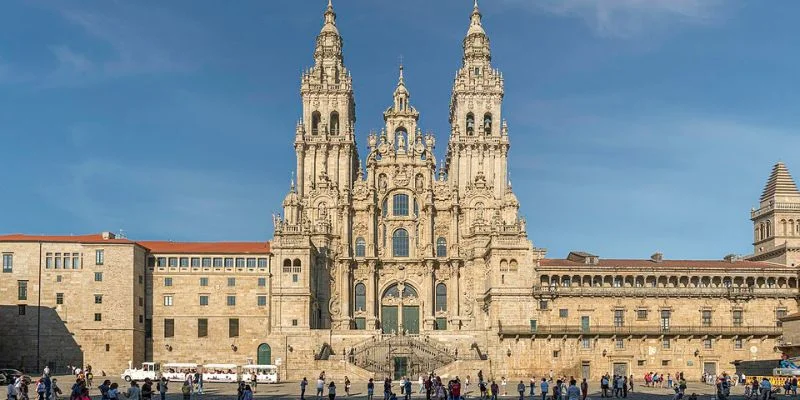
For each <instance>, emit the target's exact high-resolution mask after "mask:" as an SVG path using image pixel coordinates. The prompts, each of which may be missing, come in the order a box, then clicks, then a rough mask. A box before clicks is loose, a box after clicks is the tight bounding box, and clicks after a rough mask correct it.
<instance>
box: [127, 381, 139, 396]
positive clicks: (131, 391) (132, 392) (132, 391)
mask: <svg viewBox="0 0 800 400" xmlns="http://www.w3.org/2000/svg"><path fill="white" fill-rule="evenodd" d="M125 397H127V398H129V399H132V400H142V391H141V389H139V384H138V383H136V381H131V386H130V387H129V388H128V391H127V392H125Z"/></svg>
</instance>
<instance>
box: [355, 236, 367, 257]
mask: <svg viewBox="0 0 800 400" xmlns="http://www.w3.org/2000/svg"><path fill="white" fill-rule="evenodd" d="M366 255H367V242H366V240H364V238H362V237H360V238H356V257H365V256H366Z"/></svg>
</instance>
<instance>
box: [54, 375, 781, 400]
mask: <svg viewBox="0 0 800 400" xmlns="http://www.w3.org/2000/svg"><path fill="white" fill-rule="evenodd" d="M70 378H71V377H69V376H60V377H58V381H59V384H60V387H61V388H62V390H63V391H64V392H65V395H67V398H68V395H69V385H66V384H65V383H66V382H69V381H70ZM111 381H112V382H117V383H118V384H119V385H120V389H121V392H123V393H124V391H125V389H127V387H128V386H129V385H128V383H126V382H124V381H123V380H121V379H111ZM523 381H524V382H527V380H526V379H523ZM99 383H102V379H100V378H97V380H96V381H95V384H99ZM336 383H337V396H336V397H337V398H345V397H347V396H345V395H344V385H343V383H342V382H336ZM517 383H519V379H516V380H509V382H508V390H509V393H508V395H507V396H502V388H501V396H500V397H501V398H507V399H517V398H518V397H519V396H518V395H517V394H516V392H515V389H516V384H517ZM314 385H315V381H309V386H308V391H307V392H306V399H309V400H314V399H316V397H315V396H314V391H315V389H314ZM688 386H689V387H688V389H687V390H686V394H687V396H688V395H689V394H691V393H697V394H698V395H699V396H698V400H713V399H714V387H713V386H711V385H706V384H703V383H699V382H688ZM378 387H380V388H382V384H380V382H379V383H378V384H376V388H378ZM393 387H394V389H395V391H396V393H397V394H398V398H399V399H401V398H402V397H401V396H400V395H399V390H400V388H399V382H395V383H394V386H393ZM413 389H414V391H415V393H414V395H413V396H412V398H413V399H424V398H425V396H424V394H418V393H416V391H417V390H418V389H419V387H418V385H417V384H416V383H414V385H413ZM634 390H635V391H634V392H629V393H628V398H630V399H636V400H670V399H672V397H673V394H674V393H673V391H672V390H670V389H666V388H663V389H662V388H649V387H639V386H638V385H636V382H634ZM204 392H205V393H204V394H203V395H199V396H196V397H193V399H192V400H205V399H208V400H211V399H231V398H236V385H234V384H220V383H210V384H206V385H205V387H204ZM589 392H590V394H589V397H588V398H589V399H591V400H595V399H599V398H600V393H599V383H597V382H592V383H590V385H589ZM743 394H744V387H743V386H741V385H739V386H736V387H733V388H732V391H731V398H744V396H743ZM91 395H92V399H93V400H94V399H100V392H99V390H98V389H97V388H96V387H95V388H93V389H92V390H91ZM255 397H257V398H266V399H299V398H300V388H299V382H283V383H278V384H272V385H265V384H261V385H259V386H258V389H257V393H256V394H255ZM62 398H63V396H62ZM181 398H182V396H181V394H180V383H179V382H171V383H170V392H169V393H168V394H167V399H168V400H180V399H181ZM327 398H328V396H327V390H326V392H325V399H327ZM347 398H352V399H366V398H367V396H366V382H353V383H352V390H351V395H350V396H349V397H347ZM374 398H375V399H383V395H382V393H381V394H380V395H378V394H376V395H375V396H374ZM466 398H468V399H477V398H480V394H479V393H478V391H477V386H476V385H475V384H472V385H471V387H470V388H469V391H468V392H467V393H466ZM784 398H786V399H789V397H784V396H783V395H781V396H780V397H779V399H784ZM796 398H797V397H795V399H796ZM121 399H124V396H123V397H122V398H121ZM531 399H534V400H540V399H541V394H540V391H539V390H538V387H537V390H536V396H535V397H533V398H532V397H531V396H529V395H527V391H526V396H525V400H531ZM153 400H158V396H154V397H153Z"/></svg>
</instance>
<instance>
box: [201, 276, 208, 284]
mask: <svg viewBox="0 0 800 400" xmlns="http://www.w3.org/2000/svg"><path fill="white" fill-rule="evenodd" d="M200 286H208V278H206V277H202V278H200Z"/></svg>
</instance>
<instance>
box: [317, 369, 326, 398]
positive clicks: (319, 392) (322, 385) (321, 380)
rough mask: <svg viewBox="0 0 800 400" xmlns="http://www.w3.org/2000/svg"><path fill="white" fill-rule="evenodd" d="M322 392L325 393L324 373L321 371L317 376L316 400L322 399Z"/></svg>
mask: <svg viewBox="0 0 800 400" xmlns="http://www.w3.org/2000/svg"><path fill="white" fill-rule="evenodd" d="M324 391H325V371H322V373H321V374H320V375H319V378H317V399H318V400H320V399H322V397H323V396H324V393H323V392H324Z"/></svg>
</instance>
